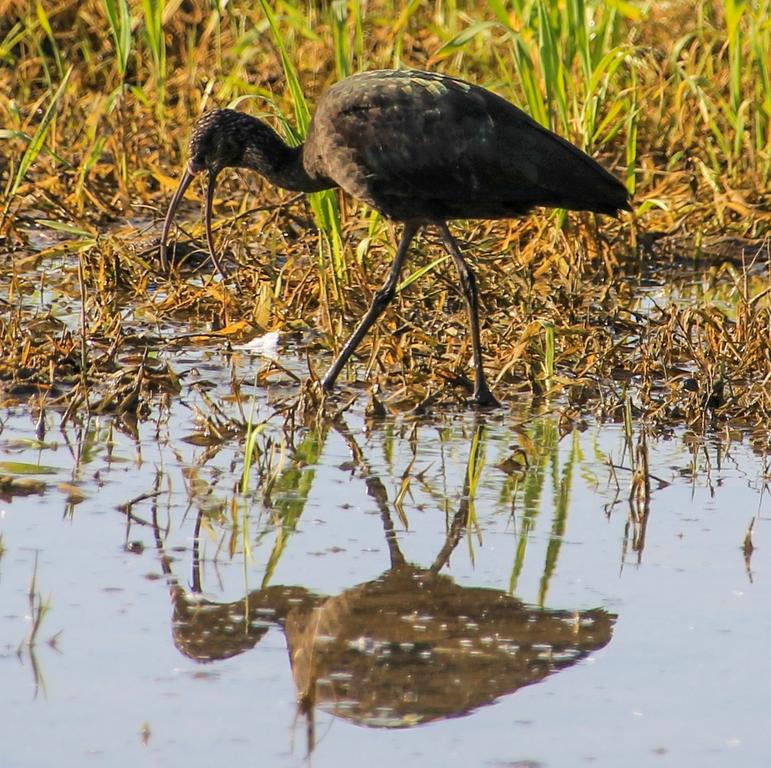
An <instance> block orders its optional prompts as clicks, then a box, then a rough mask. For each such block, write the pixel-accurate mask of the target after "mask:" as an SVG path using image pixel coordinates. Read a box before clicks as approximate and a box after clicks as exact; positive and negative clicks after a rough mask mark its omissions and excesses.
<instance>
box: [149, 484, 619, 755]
mask: <svg viewBox="0 0 771 768" xmlns="http://www.w3.org/2000/svg"><path fill="white" fill-rule="evenodd" d="M365 481H366V483H367V486H368V490H369V493H370V496H371V497H372V498H373V499H374V500H375V502H376V504H377V506H378V507H379V509H380V513H381V517H382V520H383V524H384V529H385V534H386V540H387V543H388V549H389V554H390V560H391V564H390V567H389V569H388V570H387V571H385V573H383V574H382V575H381V576H380V577H379V578H377V579H374V580H372V581H369V582H366V583H364V584H360V585H358V586H355V587H352V588H350V589H347V590H345V591H344V592H343V593H341V594H339V595H336V596H330V597H325V596H323V595H317V594H313V593H311V592H309V591H308V590H307V589H305V588H303V587H302V586H272V587H267V588H264V589H259V590H255V591H253V592H251V593H249V595H247V597H246V598H245V599H241V600H238V601H236V602H233V603H222V604H220V603H214V602H211V601H209V600H206V599H203V598H202V597H201V596H200V594H199V593H198V589H199V572H198V562H197V559H194V574H193V584H194V589H193V591H192V592H186V591H185V590H184V589H183V588H182V587H181V586H180V585H179V584H178V583H177V582H176V580H175V579H174V578H173V576H172V573H171V562H170V560H169V559H168V558H167V557H166V556H165V555H164V553H163V545H162V540H161V537H160V533H159V531H158V528H157V527H156V542H157V545H158V548H159V551H160V553H161V561H162V564H163V569H164V572H165V573H166V574H167V575H168V576H169V577H170V578H169V583H170V585H171V593H172V602H173V606H174V613H173V634H174V642H175V644H176V646H177V648H178V649H179V650H180V651H181V652H182V653H184V654H185V655H186V656H188V657H190V658H191V659H194V660H196V661H201V662H212V661H216V660H219V659H226V658H229V657H232V656H235V655H237V654H240V653H243V652H244V651H246V650H248V649H250V648H252V647H254V646H255V645H256V644H257V643H258V642H259V641H260V639H261V638H262V637H263V636H264V635H265V634H266V633H267V632H268V631H269V630H270V629H272V628H278V629H280V630H282V631H283V632H284V635H285V638H286V643H287V649H288V652H289V662H290V665H291V668H292V675H293V678H294V682H295V685H296V688H297V694H298V701H299V705H300V711H301V713H303V714H305V715H306V716H307V718H308V746H309V750H310V749H312V748H313V743H314V735H313V734H314V729H313V711H314V708H316V707H318V708H320V709H322V710H324V711H327V712H329V713H331V714H333V715H335V716H336V717H342V718H345V719H347V720H350V721H352V722H355V723H357V724H360V725H365V726H370V727H387V728H405V727H410V726H413V725H417V724H419V723H425V722H429V721H432V720H438V719H443V718H449V717H458V716H460V715H464V714H467V713H469V712H471V711H473V710H474V709H477V708H479V707H482V706H485V705H487V704H491V703H492V702H494V701H495V700H496V699H498V698H500V697H501V696H504V695H507V694H511V693H513V692H515V691H516V690H518V689H519V688H521V687H523V686H525V685H531V684H533V683H537V682H539V681H540V680H543V679H544V678H545V677H547V676H548V675H551V674H554V673H555V672H558V671H559V670H561V669H564V668H566V667H570V666H572V665H573V664H575V663H576V662H578V661H579V660H580V659H582V658H584V657H586V656H587V655H588V654H590V653H591V652H593V651H596V650H598V649H600V648H602V647H603V646H605V645H606V644H607V643H608V642H609V641H610V639H611V636H612V630H613V624H614V621H615V619H616V616H615V615H613V614H610V613H608V612H606V611H605V610H603V609H600V608H597V609H592V610H582V611H570V610H549V609H545V608H541V607H537V606H532V605H526V604H525V603H523V602H522V601H520V600H518V599H517V598H515V597H512V596H511V595H509V594H507V593H505V592H503V591H501V590H497V589H485V588H480V587H465V586H460V585H458V584H456V583H455V582H454V581H453V580H452V579H451V578H449V577H448V576H445V575H442V574H441V573H440V572H439V571H440V570H441V568H442V567H443V566H444V565H445V564H446V563H447V561H448V559H449V556H450V554H451V553H452V551H453V549H454V548H455V546H456V545H457V543H458V541H460V539H461V537H462V534H463V531H464V530H465V525H466V521H467V518H468V494H467V493H464V494H463V496H462V499H463V500H462V501H461V502H460V506H459V509H458V511H457V513H456V515H455V517H454V519H453V522H452V525H451V528H450V531H449V533H448V534H447V537H446V539H445V541H444V542H443V546H442V547H441V550H440V553H439V555H438V556H437V559H436V560H435V561H434V563H433V564H432V565H431V566H430V567H429V568H418V567H416V566H414V565H411V564H409V563H407V562H406V561H405V560H404V557H403V555H402V553H401V551H400V549H399V545H398V542H397V539H396V536H395V534H394V529H393V525H392V522H391V517H390V512H389V509H388V504H387V495H386V489H385V487H384V486H383V484H382V482H381V481H380V479H379V478H378V477H377V476H375V475H374V474H371V473H365Z"/></svg>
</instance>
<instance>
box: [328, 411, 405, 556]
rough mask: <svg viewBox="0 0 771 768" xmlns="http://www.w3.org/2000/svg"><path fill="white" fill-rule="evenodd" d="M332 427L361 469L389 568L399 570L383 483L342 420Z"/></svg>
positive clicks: (394, 538)
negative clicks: (379, 524) (380, 525)
mask: <svg viewBox="0 0 771 768" xmlns="http://www.w3.org/2000/svg"><path fill="white" fill-rule="evenodd" d="M333 426H334V428H335V429H336V430H337V432H338V433H339V434H340V436H341V437H342V438H343V440H345V442H346V443H347V444H348V447H349V448H350V450H351V454H352V455H353V459H354V461H355V462H356V463H357V464H358V465H359V466H360V467H361V470H362V474H363V475H364V482H365V483H366V485H367V493H368V494H369V495H370V496H371V497H372V498H373V499H374V500H375V506H377V508H378V511H379V512H380V519H381V520H382V521H383V530H384V531H385V537H386V543H387V544H388V554H389V555H390V557H391V568H392V569H393V568H399V567H401V566H403V565H404V563H405V560H404V555H403V554H402V551H401V549H399V541H398V540H397V538H396V531H395V530H394V523H393V520H391V513H390V512H389V511H388V491H387V490H386V487H385V485H383V481H382V480H381V479H380V478H379V477H378V476H377V475H376V474H375V473H374V472H372V471H371V469H370V466H369V463H368V462H367V460H366V458H365V457H364V453H363V452H362V450H361V448H360V447H359V444H358V443H357V442H356V438H355V437H354V436H353V435H352V434H351V431H350V430H349V429H348V425H347V424H346V423H345V421H344V420H343V418H342V417H340V418H339V419H336V420H335V421H334V423H333Z"/></svg>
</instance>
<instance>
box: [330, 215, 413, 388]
mask: <svg viewBox="0 0 771 768" xmlns="http://www.w3.org/2000/svg"><path fill="white" fill-rule="evenodd" d="M420 226H421V222H419V221H406V222H405V223H404V232H403V233H402V239H401V242H400V243H399V247H398V248H397V250H396V256H395V257H394V261H393V264H392V265H391V271H390V273H389V275H388V279H387V280H386V282H385V284H384V285H383V287H382V288H381V289H380V290H379V291H377V293H376V294H375V298H374V299H373V300H372V304H371V305H370V308H369V309H368V310H367V314H366V315H364V317H363V318H362V319H361V322H360V323H359V325H358V327H357V328H356V330H355V331H354V332H353V333H352V334H351V337H350V338H349V339H348V341H346V342H345V346H344V347H343V348H342V350H340V354H339V355H338V356H337V357H336V358H335V360H334V362H333V363H332V365H331V366H330V368H329V370H328V371H327V375H326V376H324V379H323V381H322V386H323V387H324V389H326V390H329V389H332V387H333V386H334V385H335V380H336V379H337V377H338V375H339V373H340V371H341V370H342V369H343V367H344V366H345V364H346V363H347V362H348V358H349V357H350V356H351V355H352V354H353V352H354V350H355V349H356V347H358V346H359V342H361V340H362V339H363V338H364V336H365V335H366V334H367V331H368V330H369V329H370V326H371V325H372V323H374V322H375V320H377V319H378V317H380V315H381V314H382V313H383V310H384V309H385V308H386V307H387V306H388V305H389V304H390V303H391V300H392V299H393V297H394V295H395V294H396V284H397V282H398V281H399V273H400V272H401V269H402V266H403V265H404V260H405V259H406V258H407V251H408V250H409V247H410V243H411V242H412V238H413V237H415V233H416V232H417V231H418V229H419V228H420Z"/></svg>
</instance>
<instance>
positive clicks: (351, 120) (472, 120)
mask: <svg viewBox="0 0 771 768" xmlns="http://www.w3.org/2000/svg"><path fill="white" fill-rule="evenodd" d="M320 113H321V114H320V115H318V116H319V117H320V121H319V125H318V126H317V127H318V128H319V129H320V130H319V134H320V135H319V136H318V138H319V139H320V141H318V146H319V148H320V150H321V154H323V156H324V163H325V166H326V167H325V172H326V174H327V175H328V176H329V177H330V178H333V179H334V180H335V181H337V182H338V183H339V184H340V185H341V186H342V187H343V188H344V189H346V190H347V191H349V192H350V193H351V194H353V195H356V196H357V197H360V198H363V199H365V200H368V202H370V203H372V204H374V205H375V207H385V206H384V201H386V202H387V201H391V202H393V203H394V205H396V204H398V201H404V202H409V201H412V202H415V203H418V202H420V201H441V202H446V203H448V204H450V205H451V206H453V205H456V206H460V205H462V204H467V203H468V201H470V200H471V201H475V204H476V205H477V206H478V207H479V209H480V210H482V209H484V203H485V202H490V203H491V204H495V203H496V202H498V201H506V202H507V203H508V204H510V205H511V206H514V207H516V206H517V205H521V206H522V209H523V210H524V209H526V208H528V207H530V206H532V205H538V204H547V205H558V204H565V207H574V205H573V204H572V201H571V199H570V194H572V190H582V189H584V188H585V187H586V185H587V183H588V180H589V178H591V179H593V180H594V181H595V182H596V181H599V180H598V179H595V177H596V175H597V173H598V169H599V166H597V164H596V163H595V162H594V161H593V160H592V159H591V158H589V157H588V156H586V155H585V154H584V153H583V152H581V151H580V150H579V149H577V148H576V147H574V146H572V145H571V144H569V143H568V142H566V141H564V140H563V139H561V138H560V137H558V136H556V135H554V134H553V133H551V132H550V131H547V130H546V129H545V128H543V127H542V126H540V125H539V124H537V123H536V122H535V121H534V120H532V119H531V118H530V117H529V116H528V115H526V114H525V113H524V112H522V111H521V110H519V109H517V108H516V107H514V106H513V105H512V104H510V103H509V102H507V101H505V100H504V99H502V98H500V97H498V96H496V95H495V94H493V93H491V92H489V91H486V90H484V89H482V88H479V87H477V86H473V85H470V84H468V83H464V82H462V81H459V80H454V79H452V78H448V77H444V76H441V75H433V74H430V73H423V72H399V73H393V72H383V73H365V74H364V75H360V76H356V77H353V78H349V79H348V80H345V81H342V82H341V83H339V84H338V85H336V86H334V87H333V88H332V89H330V91H328V92H327V99H326V100H325V102H324V103H323V104H320ZM321 134H323V135H321ZM599 172H600V174H604V175H605V176H607V177H608V178H607V179H605V180H604V181H605V183H607V184H610V185H616V184H618V182H616V181H615V179H613V178H612V177H611V176H610V175H609V174H606V173H605V172H604V171H602V169H599ZM584 198H585V195H584Z"/></svg>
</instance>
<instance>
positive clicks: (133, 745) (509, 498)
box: [0, 350, 771, 767]
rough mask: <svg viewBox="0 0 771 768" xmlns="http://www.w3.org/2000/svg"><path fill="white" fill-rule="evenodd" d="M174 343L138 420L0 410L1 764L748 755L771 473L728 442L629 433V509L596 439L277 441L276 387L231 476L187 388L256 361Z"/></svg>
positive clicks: (595, 432) (556, 427)
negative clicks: (644, 454) (42, 417)
mask: <svg viewBox="0 0 771 768" xmlns="http://www.w3.org/2000/svg"><path fill="white" fill-rule="evenodd" d="M175 355H176V356H170V357H169V361H170V362H171V364H172V365H173V366H174V368H175V370H177V372H178V373H181V374H184V381H185V382H187V383H186V387H185V389H184V391H183V394H182V396H181V397H180V398H179V399H175V400H174V401H173V402H172V403H171V405H170V408H169V410H168V411H164V412H163V413H161V414H160V415H159V416H158V417H157V418H156V420H154V421H149V422H146V423H144V424H141V425H140V427H139V434H138V437H132V436H129V435H128V434H126V433H125V432H123V431H121V430H120V429H119V428H117V426H116V425H114V424H112V423H111V422H110V420H109V419H105V418H102V419H99V418H93V419H91V420H89V421H84V422H82V423H81V424H71V423H70V424H68V426H67V427H65V428H60V427H59V417H58V416H57V415H56V414H52V413H51V414H48V415H47V430H46V433H45V436H44V438H43V440H42V441H40V440H38V438H37V436H36V434H37V432H36V430H37V427H38V424H37V423H36V420H35V419H34V418H33V417H32V416H31V415H30V413H29V412H28V411H27V410H26V409H25V408H22V407H18V408H16V409H12V410H10V411H8V412H6V413H5V414H4V416H3V422H2V434H0V461H2V462H4V463H3V464H2V467H1V468H0V474H1V475H3V476H4V478H5V481H4V482H5V485H4V486H3V488H2V489H0V490H1V495H0V532H1V534H2V549H3V554H2V557H0V603H1V609H0V670H2V672H1V674H2V687H1V689H0V690H2V693H1V694H0V724H1V725H0V733H1V734H2V755H3V757H2V764H3V765H4V766H13V767H17V766H18V767H22V766H23V767H26V766H30V767H31V766H40V765H57V766H80V765H109V766H124V765H125V766H129V765H183V764H186V765H203V764H212V763H214V762H216V763H220V764H228V763H231V762H235V763H237V764H241V765H260V766H292V765H298V766H299V765H305V764H306V763H307V761H308V760H309V755H310V761H311V762H312V763H313V764H314V765H316V766H326V765H334V766H344V765H359V764H361V762H362V759H364V760H365V761H366V762H367V764H368V765H371V766H393V765H394V764H396V763H398V764H401V765H415V766H417V765H432V764H438V763H440V762H441V764H443V765H449V766H456V765H457V766H468V765H480V766H499V765H507V766H531V765H533V766H540V765H544V766H569V765H582V764H594V765H603V766H618V765H622V764H623V765H625V766H647V765H673V766H683V765H698V766H711V765H715V766H728V765H742V766H764V765H767V764H768V760H769V759H770V757H771V733H769V731H768V728H767V727H766V721H767V702H768V680H769V679H770V678H771V662H769V661H768V654H767V653H765V649H766V647H767V642H768V637H769V636H771V612H770V611H769V608H768V606H769V605H771V561H769V559H768V556H767V553H768V552H769V551H771V527H769V522H768V517H769V514H770V513H771V508H770V507H769V497H768V483H769V476H770V470H769V464H768V459H767V458H763V457H761V456H758V455H756V454H755V453H753V451H752V450H751V446H750V445H749V443H748V441H747V439H746V438H745V439H744V440H742V439H741V435H738V434H730V435H729V434H727V433H725V434H724V433H723V432H716V433H714V434H711V435H709V436H708V437H707V438H706V439H705V438H697V437H695V436H693V435H689V434H686V433H684V432H681V431H679V432H678V431H676V432H674V433H672V434H669V435H666V436H659V437H656V436H648V438H647V450H648V453H649V462H650V467H649V470H650V473H651V476H652V477H651V486H650V487H651V491H650V499H649V502H648V503H647V504H646V502H645V499H644V498H643V496H642V495H641V494H638V496H637V497H636V498H635V499H633V500H632V501H631V502H630V487H631V485H632V478H633V476H634V474H633V471H632V470H633V463H632V462H633V460H634V458H633V457H634V456H635V454H636V450H637V448H638V447H639V446H640V440H641V435H640V434H638V433H635V434H634V435H633V436H632V439H631V442H630V441H629V440H627V439H626V438H625V436H624V434H623V430H622V429H621V428H620V427H619V426H615V425H607V424H606V425H598V424H594V423H586V424H583V425H581V428H580V429H574V430H572V431H569V432H567V434H562V432H564V429H562V427H564V424H560V423H559V421H558V419H557V417H556V416H555V415H554V414H553V413H549V412H548V410H547V411H546V412H544V413H540V414H539V413H534V412H532V411H531V410H528V407H527V406H526V405H524V404H523V405H522V406H521V407H519V406H517V404H510V407H509V408H508V409H507V410H506V411H504V412H502V413H499V414H494V415H489V416H480V415H475V414H474V413H470V412H468V413H455V412H453V413H444V414H439V415H437V416H436V417H435V418H433V419H432V420H421V421H418V420H414V419H411V418H409V417H406V416H400V417H389V418H387V419H385V420H383V421H381V422H378V423H376V424H372V423H369V422H368V421H367V420H366V419H365V417H364V413H363V411H364V406H365V404H366V403H365V399H364V398H362V399H360V400H359V401H357V402H356V403H355V404H354V405H353V406H352V407H351V408H350V409H349V410H348V411H347V412H346V413H345V415H344V417H343V419H342V420H341V421H340V422H339V423H337V424H336V425H335V426H330V427H326V428H323V429H320V430H316V431H309V430H300V429H298V430H295V431H293V432H289V433H287V432H286V431H284V430H283V429H282V421H281V419H278V418H276V417H273V416H272V414H273V413H274V410H275V408H276V404H277V403H278V402H279V401H280V400H282V399H286V398H289V397H291V395H292V393H293V387H294V385H293V384H292V381H291V378H289V377H288V376H286V377H281V376H280V377H278V379H277V380H274V383H273V384H272V385H271V386H270V387H269V388H267V389H265V388H259V389H256V390H254V404H255V411H254V417H253V418H254V421H255V422H259V423H263V422H264V427H261V430H262V431H260V433H259V434H258V435H257V438H256V446H257V456H256V460H255V465H254V466H253V467H252V470H251V472H250V473H249V483H248V488H247V490H246V492H245V493H244V492H243V486H242V481H243V477H242V475H243V468H244V458H243V444H242V441H241V439H240V438H239V439H236V438H228V437H227V436H225V438H224V439H219V438H218V437H213V436H212V435H211V431H209V432H208V433H207V432H206V431H205V430H203V429H202V425H203V424H204V423H205V421H206V417H207V416H209V417H212V416H213V412H212V409H211V406H210V405H208V404H207V399H206V397H208V398H210V399H212V400H214V401H219V400H220V398H226V397H227V396H228V395H229V393H230V382H231V376H232V375H235V376H236V377H238V378H243V380H244V381H245V382H247V384H245V392H246V394H247V395H249V394H251V392H252V390H251V388H250V387H249V386H248V382H250V381H252V380H253V378H254V374H255V372H256V371H258V370H259V369H261V368H262V367H264V366H265V365H266V363H265V362H264V361H263V360H262V359H259V358H251V357H247V356H245V355H239V354H236V355H230V356H225V355H223V354H220V353H218V352H216V351H205V350H204V351H201V350H185V351H183V352H180V353H175ZM281 362H282V364H283V365H285V366H287V367H288V368H289V369H290V370H292V369H294V370H295V372H296V373H297V374H298V375H300V376H301V375H303V373H304V365H305V364H304V361H303V360H302V359H301V358H299V357H295V356H294V355H293V353H292V351H291V350H289V351H287V350H283V354H282V357H281ZM233 368H235V374H234V373H233ZM194 383H196V384H197V386H193V384H194ZM204 393H205V395H206V396H205V395H204ZM221 403H222V408H223V409H224V410H223V413H222V414H220V415H219V416H220V418H222V417H223V415H228V414H230V415H232V416H233V417H234V418H237V417H238V412H237V408H236V406H235V404H233V402H232V401H229V400H227V399H224V400H222V401H221ZM753 520H755V523H754V529H753V534H752V538H753V542H754V547H755V550H754V552H749V550H747V551H745V550H744V549H743V542H744V539H745V533H746V531H747V528H748V526H749V525H750V523H751V521H753ZM33 580H34V583H33ZM31 586H32V588H31ZM30 594H32V597H30Z"/></svg>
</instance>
